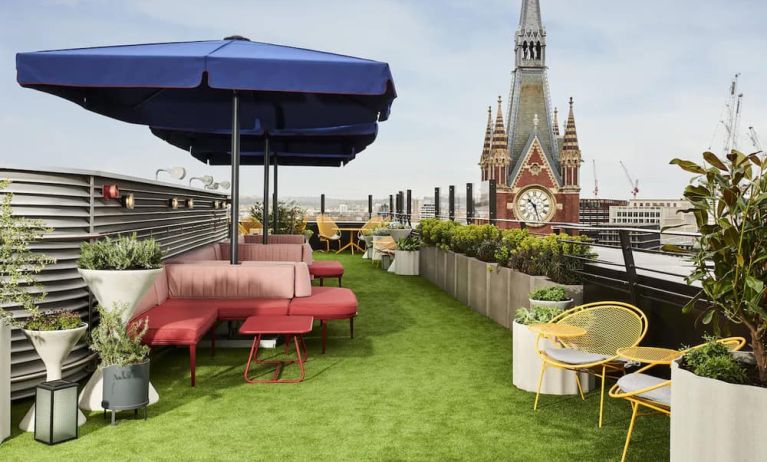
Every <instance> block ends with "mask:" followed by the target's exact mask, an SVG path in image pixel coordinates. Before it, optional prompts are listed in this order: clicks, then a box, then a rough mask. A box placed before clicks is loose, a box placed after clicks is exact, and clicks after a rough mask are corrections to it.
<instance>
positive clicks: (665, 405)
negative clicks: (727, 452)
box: [609, 337, 746, 462]
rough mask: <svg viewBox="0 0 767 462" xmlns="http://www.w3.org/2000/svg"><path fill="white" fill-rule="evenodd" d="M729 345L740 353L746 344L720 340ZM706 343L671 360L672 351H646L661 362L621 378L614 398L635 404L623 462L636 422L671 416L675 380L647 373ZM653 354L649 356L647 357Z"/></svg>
mask: <svg viewBox="0 0 767 462" xmlns="http://www.w3.org/2000/svg"><path fill="white" fill-rule="evenodd" d="M718 342H720V343H722V344H724V345H726V346H727V347H728V348H729V349H730V350H732V351H738V350H740V349H741V348H743V346H744V345H745V344H746V339H744V338H743V337H729V338H723V339H720V340H718ZM704 345H705V344H702V345H698V346H695V347H692V348H689V349H687V350H684V351H681V352H679V354H678V355H675V357H673V358H669V357H668V355H667V354H666V352H667V351H668V350H666V349H663V348H660V349H653V348H645V350H646V352H645V355H647V356H649V357H652V356H653V354H652V353H653V350H655V351H657V352H658V355H657V359H654V360H647V361H645V363H646V365H645V366H644V367H642V368H641V369H639V370H638V371H636V372H633V373H631V374H627V375H625V376H623V377H621V378H620V379H619V380H618V382H617V383H616V384H615V385H613V386H612V388H610V392H609V394H610V397H611V398H622V399H625V400H626V401H628V402H629V403H631V411H632V412H631V423H629V431H628V434H627V435H626V443H625V444H624V445H623V456H622V457H621V462H623V461H625V460H626V455H627V454H628V450H629V443H630V442H631V434H632V433H633V431H634V422H635V421H636V418H637V417H639V416H645V415H652V414H656V413H660V414H664V415H668V416H670V415H671V380H666V379H662V378H658V377H655V376H652V375H649V374H645V371H647V370H648V369H651V368H653V367H656V366H669V365H670V364H671V361H672V360H674V359H676V358H678V357H680V356H683V355H684V354H685V353H687V352H688V351H690V350H694V349H696V348H700V347H702V346H704ZM648 352H649V354H647V353H648ZM640 406H641V407H645V408H647V409H649V412H648V413H647V414H640V413H639V407H640Z"/></svg>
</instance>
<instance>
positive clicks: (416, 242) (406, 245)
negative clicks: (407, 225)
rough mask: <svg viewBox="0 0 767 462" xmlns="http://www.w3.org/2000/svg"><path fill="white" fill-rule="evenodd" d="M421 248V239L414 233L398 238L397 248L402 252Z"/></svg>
mask: <svg viewBox="0 0 767 462" xmlns="http://www.w3.org/2000/svg"><path fill="white" fill-rule="evenodd" d="M420 249H421V239H420V238H419V237H418V236H416V235H414V234H410V236H408V237H406V238H404V239H400V240H399V241H398V242H397V250H401V251H403V252H415V251H418V250H420Z"/></svg>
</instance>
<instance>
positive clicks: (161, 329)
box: [133, 299, 218, 345]
mask: <svg viewBox="0 0 767 462" xmlns="http://www.w3.org/2000/svg"><path fill="white" fill-rule="evenodd" d="M194 302H195V303H185V301H184V300H173V299H169V300H167V301H165V302H164V303H162V304H160V305H157V306H156V307H154V308H152V309H150V310H148V311H145V312H143V313H141V314H140V315H139V316H138V317H136V318H134V319H133V322H135V321H138V320H142V319H148V320H149V328H148V330H147V332H146V335H145V336H144V339H143V343H145V344H147V345H195V344H197V342H199V341H200V339H201V338H202V336H203V335H205V333H206V332H208V331H209V330H210V328H211V327H213V325H214V324H215V323H216V318H217V317H218V311H217V310H216V307H215V306H213V305H211V304H210V303H199V302H209V301H207V300H195V301H194Z"/></svg>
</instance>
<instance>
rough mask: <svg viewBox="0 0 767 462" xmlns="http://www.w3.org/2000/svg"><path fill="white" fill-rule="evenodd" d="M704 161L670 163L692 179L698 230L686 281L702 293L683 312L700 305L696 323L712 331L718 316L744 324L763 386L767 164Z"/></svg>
mask: <svg viewBox="0 0 767 462" xmlns="http://www.w3.org/2000/svg"><path fill="white" fill-rule="evenodd" d="M703 160H704V162H703V163H701V164H699V163H696V162H692V161H689V160H681V159H674V160H672V161H671V164H674V165H677V166H679V167H680V168H682V169H683V170H685V171H687V172H690V173H692V174H694V175H695V177H694V178H693V179H692V181H691V182H690V184H689V185H688V186H687V187H686V189H685V191H684V197H685V198H686V199H687V200H688V201H690V203H691V204H692V208H691V209H689V210H686V212H690V213H692V214H693V215H694V216H695V220H696V224H697V227H698V230H699V232H700V237H699V238H698V239H697V246H696V247H695V250H694V252H693V255H692V263H693V266H694V271H693V272H692V274H691V275H690V276H689V277H688V278H687V282H688V283H689V284H691V283H693V282H699V283H700V285H701V287H702V289H701V291H700V292H699V293H698V294H697V295H696V296H695V297H694V298H693V299H692V300H691V301H690V302H689V303H688V304H687V305H686V306H685V307H684V310H685V312H689V311H691V310H692V308H693V307H694V306H695V305H696V304H698V303H701V304H703V305H704V306H705V310H704V311H703V313H702V314H701V318H700V320H701V321H702V322H703V323H704V324H711V325H712V326H713V327H714V329H715V331H716V332H719V331H720V330H721V328H722V327H723V326H720V323H719V320H720V318H722V317H724V318H726V319H727V320H729V321H730V322H732V323H735V324H740V325H742V326H744V327H745V328H746V329H747V330H748V332H749V333H750V336H751V347H752V349H753V352H754V357H755V360H756V364H757V368H758V371H759V379H760V381H761V383H762V384H765V385H767V297H765V281H767V175H766V172H765V168H767V160H766V159H765V156H764V155H763V153H753V154H749V155H746V154H743V153H741V152H738V151H732V152H730V153H729V154H727V156H726V158H724V159H720V158H719V157H718V156H717V155H715V154H714V153H712V152H705V153H703Z"/></svg>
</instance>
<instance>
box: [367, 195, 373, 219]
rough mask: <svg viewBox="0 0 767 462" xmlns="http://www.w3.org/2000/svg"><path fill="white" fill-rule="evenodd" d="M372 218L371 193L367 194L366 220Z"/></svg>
mask: <svg viewBox="0 0 767 462" xmlns="http://www.w3.org/2000/svg"><path fill="white" fill-rule="evenodd" d="M371 218H373V195H372V194H368V220H369V219H371Z"/></svg>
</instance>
